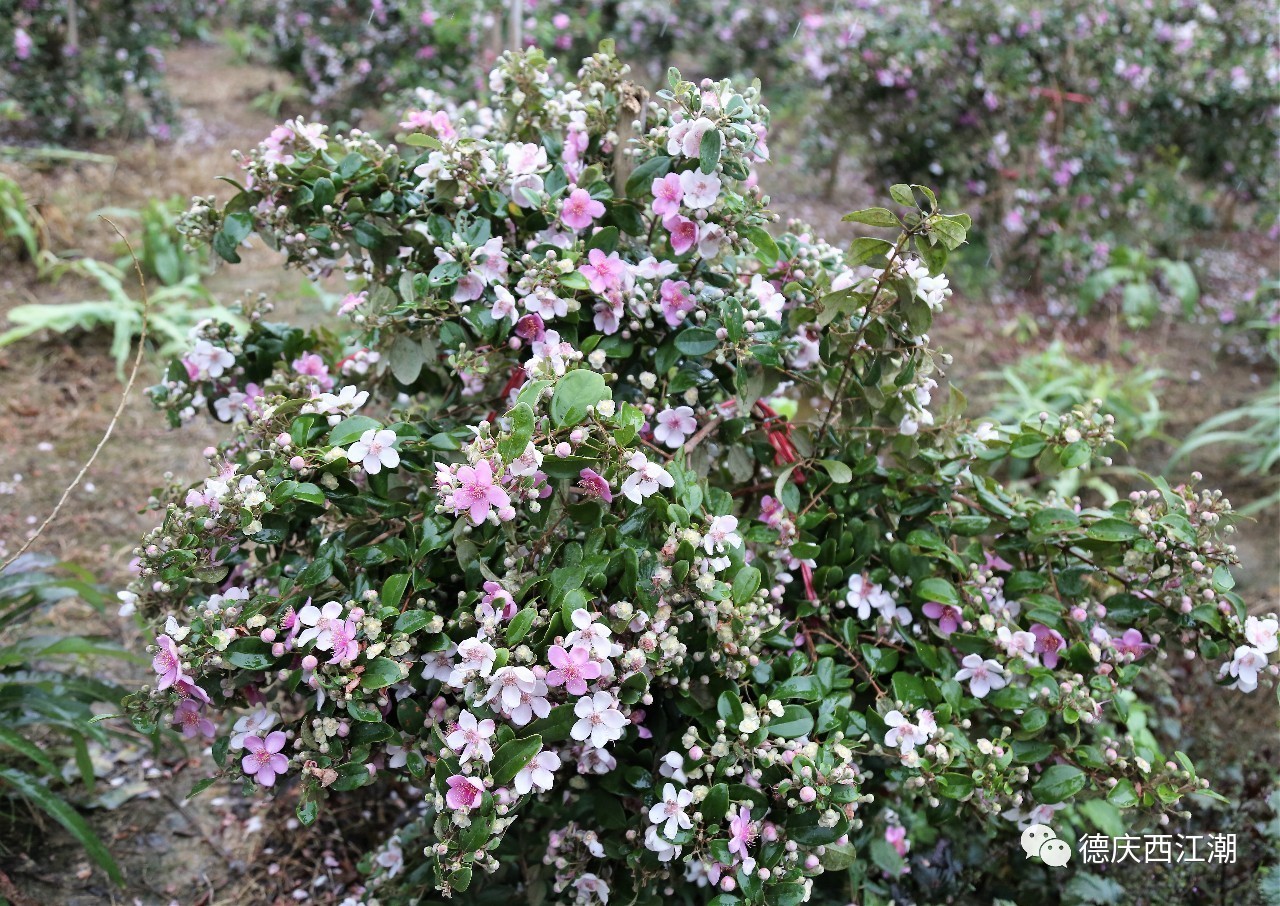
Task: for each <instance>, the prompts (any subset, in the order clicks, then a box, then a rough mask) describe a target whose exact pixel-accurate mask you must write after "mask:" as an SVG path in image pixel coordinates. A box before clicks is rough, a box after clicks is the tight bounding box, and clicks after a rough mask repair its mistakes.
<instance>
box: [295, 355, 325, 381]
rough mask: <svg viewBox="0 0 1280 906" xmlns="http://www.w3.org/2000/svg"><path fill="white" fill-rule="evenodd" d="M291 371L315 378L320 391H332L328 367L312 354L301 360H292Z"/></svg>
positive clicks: (322, 360)
mask: <svg viewBox="0 0 1280 906" xmlns="http://www.w3.org/2000/svg"><path fill="white" fill-rule="evenodd" d="M293 370H294V371H296V372H297V373H298V374H302V375H306V376H307V377H313V378H315V379H316V384H318V385H319V387H320V389H321V390H332V389H333V378H331V377H329V366H328V365H326V364H325V363H324V359H322V358H320V356H318V355H316V354H315V353H314V352H308V353H307V354H306V355H304V356H302V357H301V358H298V359H294V362H293Z"/></svg>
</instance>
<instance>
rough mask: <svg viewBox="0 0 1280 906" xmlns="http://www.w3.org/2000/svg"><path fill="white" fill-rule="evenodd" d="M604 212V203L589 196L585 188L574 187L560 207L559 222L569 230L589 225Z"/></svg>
mask: <svg viewBox="0 0 1280 906" xmlns="http://www.w3.org/2000/svg"><path fill="white" fill-rule="evenodd" d="M602 214H604V205H602V204H601V203H600V202H598V201H596V200H595V199H594V198H592V197H591V195H590V193H588V192H587V190H586V189H574V190H573V191H572V192H570V193H569V197H568V198H566V199H565V200H564V205H563V206H562V207H561V208H560V222H561V223H563V224H564V225H565V226H567V227H568V228H569V229H571V230H581V229H585V228H586V227H589V226H591V222H592V221H593V220H595V219H596V218H597V217H599V216H601V215H602Z"/></svg>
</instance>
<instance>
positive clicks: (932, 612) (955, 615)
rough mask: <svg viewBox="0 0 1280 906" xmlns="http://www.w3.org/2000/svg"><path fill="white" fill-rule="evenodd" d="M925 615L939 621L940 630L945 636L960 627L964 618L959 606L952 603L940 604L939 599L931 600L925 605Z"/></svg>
mask: <svg viewBox="0 0 1280 906" xmlns="http://www.w3.org/2000/svg"><path fill="white" fill-rule="evenodd" d="M924 615H925V616H926V617H928V618H929V619H931V620H937V621H938V632H940V633H942V635H943V636H944V637H946V636H949V635H951V633H953V632H955V631H956V630H957V629H959V628H960V622H961V621H962V620H963V619H964V615H963V614H962V613H961V612H960V608H959V607H953V606H952V605H950V604H939V603H938V602H937V601H929V602H927V603H926V604H925V605H924Z"/></svg>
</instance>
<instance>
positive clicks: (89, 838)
mask: <svg viewBox="0 0 1280 906" xmlns="http://www.w3.org/2000/svg"><path fill="white" fill-rule="evenodd" d="M0 782H3V783H7V784H8V785H9V786H11V787H13V788H14V789H15V790H17V791H18V793H19V794H20V795H22V796H23V797H25V798H26V799H29V800H30V801H31V802H32V804H34V805H35V806H37V807H38V808H40V809H41V811H43V812H45V813H46V814H47V815H48V816H49V817H50V818H52V819H53V820H54V821H57V822H58V823H59V824H61V825H62V826H63V827H64V828H66V830H67V832H68V833H69V834H71V836H73V837H75V838H76V840H78V841H79V843H80V845H81V846H83V847H84V849H85V852H87V853H88V854H89V857H90V858H91V859H93V861H94V862H96V863H97V864H98V866H99V867H101V868H102V870H103V871H105V872H106V873H107V876H108V877H109V878H111V880H112V881H114V882H115V883H116V884H119V885H121V886H124V878H123V877H121V875H120V867H119V866H118V865H116V861H115V859H113V858H112V857H111V853H110V852H108V850H107V848H106V846H104V845H103V843H102V841H101V840H100V839H99V838H98V835H97V834H95V833H94V832H93V829H92V828H91V827H89V823H88V822H87V821H85V820H84V818H82V817H80V815H79V813H78V812H76V810H75V809H73V808H72V807H71V806H70V805H68V804H67V803H66V802H64V801H62V799H60V798H59V797H58V796H56V795H55V794H54V793H51V792H50V791H49V790H48V789H47V788H45V787H44V786H43V785H42V784H41V783H40V781H38V780H37V779H36V778H35V777H32V776H31V775H30V774H27V773H25V772H23V771H19V770H16V769H13V768H0Z"/></svg>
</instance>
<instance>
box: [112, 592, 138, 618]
mask: <svg viewBox="0 0 1280 906" xmlns="http://www.w3.org/2000/svg"><path fill="white" fill-rule="evenodd" d="M116 597H117V598H119V599H120V609H119V610H117V611H116V614H117V616H122V617H131V616H133V615H134V614H135V613H136V612H137V610H138V596H137V595H136V594H134V593H133V592H131V591H118V592H116Z"/></svg>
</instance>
